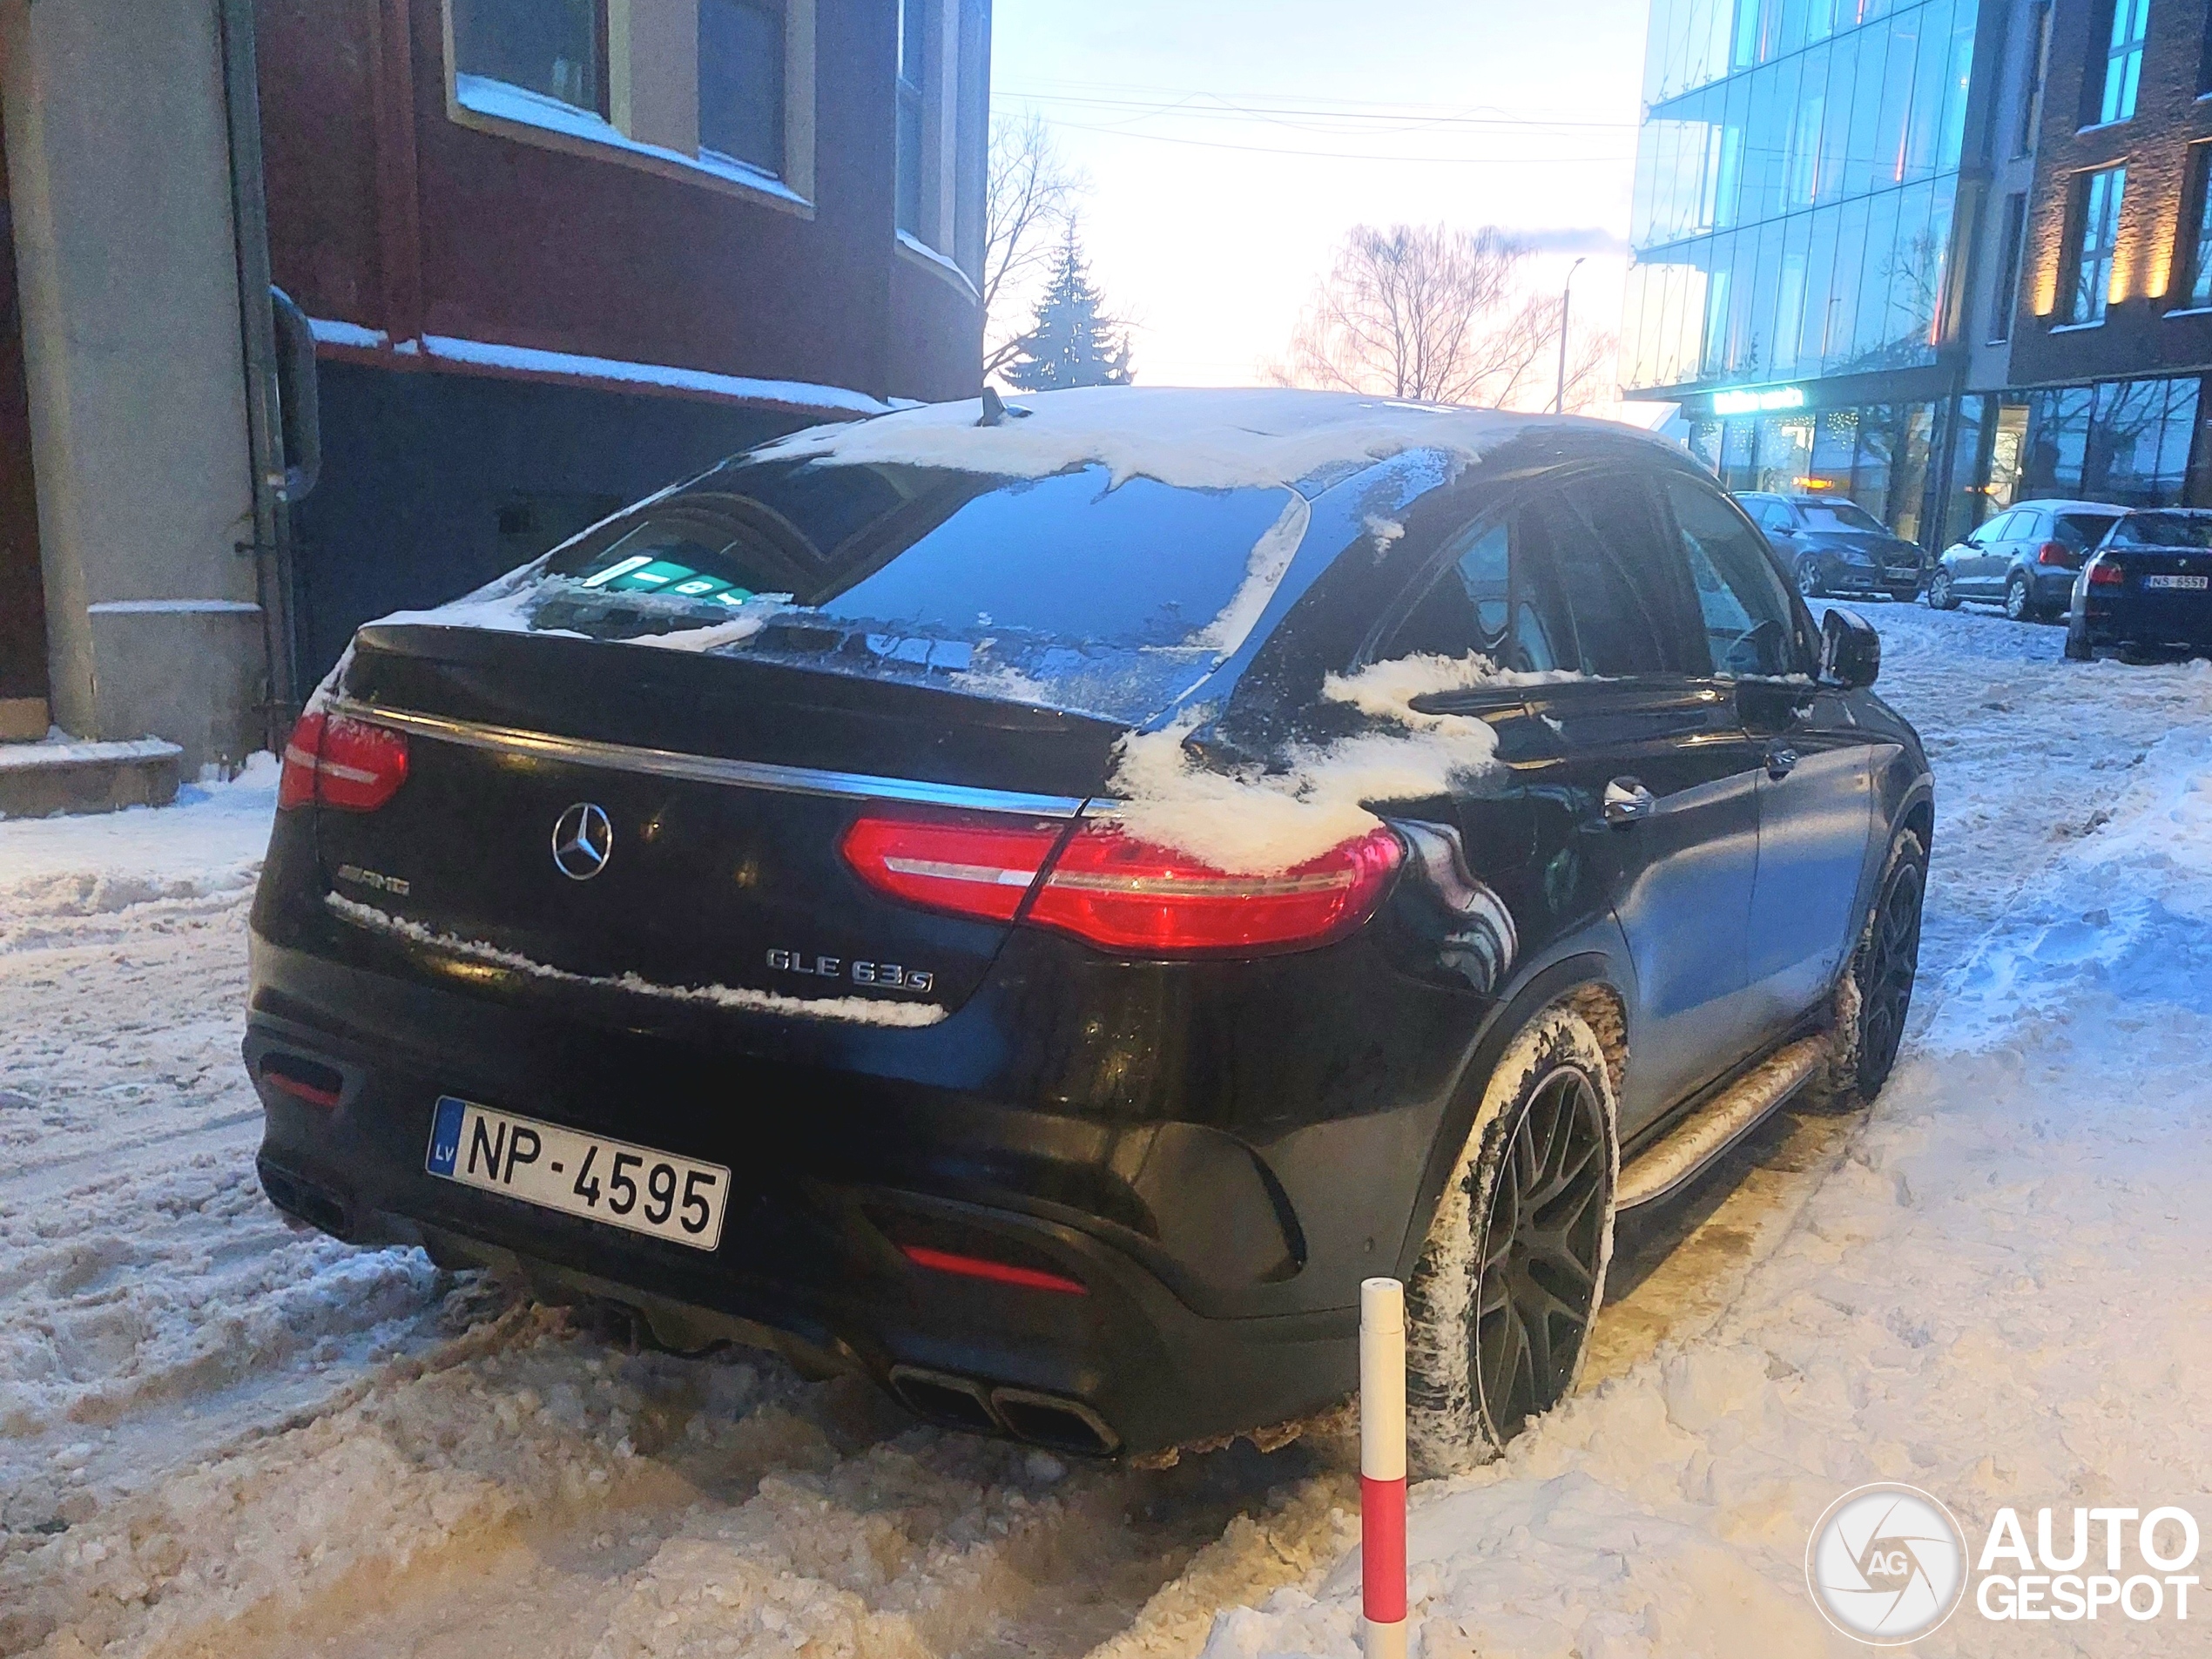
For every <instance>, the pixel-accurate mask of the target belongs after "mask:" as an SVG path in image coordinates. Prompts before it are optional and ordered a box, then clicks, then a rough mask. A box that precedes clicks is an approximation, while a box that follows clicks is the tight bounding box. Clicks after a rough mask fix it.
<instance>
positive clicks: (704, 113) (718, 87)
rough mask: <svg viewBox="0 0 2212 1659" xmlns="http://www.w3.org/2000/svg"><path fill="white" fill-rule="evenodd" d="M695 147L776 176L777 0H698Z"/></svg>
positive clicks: (780, 84) (779, 97) (780, 109)
mask: <svg viewBox="0 0 2212 1659" xmlns="http://www.w3.org/2000/svg"><path fill="white" fill-rule="evenodd" d="M698 6H699V148H700V149H702V150H711V151H713V152H715V153H716V154H718V155H724V156H728V157H729V158H732V160H735V161H742V162H745V163H746V164H747V165H751V166H754V167H758V168H759V169H760V171H761V172H765V173H769V174H772V175H773V176H775V177H777V178H781V177H782V176H783V172H784V8H783V5H782V0H698Z"/></svg>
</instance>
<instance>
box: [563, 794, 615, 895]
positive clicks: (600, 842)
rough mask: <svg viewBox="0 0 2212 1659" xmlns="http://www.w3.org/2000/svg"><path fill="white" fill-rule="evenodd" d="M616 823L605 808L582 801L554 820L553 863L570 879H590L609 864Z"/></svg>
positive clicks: (613, 845)
mask: <svg viewBox="0 0 2212 1659" xmlns="http://www.w3.org/2000/svg"><path fill="white" fill-rule="evenodd" d="M614 850H615V826H613V825H612V824H611V823H610V822H608V820H607V814H606V810H605V809H604V807H601V806H597V805H595V804H594V803H593V802H590V801H588V800H580V801H578V802H577V804H576V805H575V806H571V807H570V808H569V809H568V810H567V811H566V812H564V813H562V814H561V815H560V817H558V818H556V819H554V820H553V866H554V867H555V868H556V869H557V870H559V871H560V873H562V874H563V875H564V876H566V877H568V878H569V880H571V881H589V880H591V878H592V877H593V876H595V875H597V874H598V873H599V872H600V871H602V870H604V869H605V868H606V867H607V860H608V859H609V858H610V857H611V856H612V855H613V853H614Z"/></svg>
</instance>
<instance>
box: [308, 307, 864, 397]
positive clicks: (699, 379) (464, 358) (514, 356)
mask: <svg viewBox="0 0 2212 1659" xmlns="http://www.w3.org/2000/svg"><path fill="white" fill-rule="evenodd" d="M308 327H309V329H310V330H311V331H312V332H313V334H314V337H315V343H316V344H317V345H318V346H327V347H331V348H333V349H334V350H338V351H361V352H374V353H378V354H387V353H389V354H401V355H406V356H411V357H415V358H417V359H418V360H419V361H423V362H427V363H428V364H429V365H431V366H432V367H433V368H441V367H442V368H466V369H476V370H482V371H487V372H489V373H491V374H511V375H516V376H521V377H527V378H530V379H536V380H556V381H577V382H583V383H586V384H590V385H597V386H605V387H609V388H628V389H636V390H644V391H654V392H676V393H683V394H686V395H691V396H693V397H707V398H712V399H715V400H716V401H725V402H732V403H744V404H748V405H752V406H755V407H766V408H781V409H790V410H792V411H794V412H797V413H799V414H805V415H827V416H832V417H848V418H849V417H851V416H854V415H882V414H884V413H886V412H887V411H888V410H889V409H890V408H892V407H893V406H892V405H891V404H889V403H887V402H884V401H881V400H880V399H878V398H873V397H870V396H869V395H867V393H865V392H855V391H852V390H850V389H848V388H845V387H842V386H822V385H819V384H816V383H815V382H813V381H772V380H756V379H752V378H751V377H749V376H745V375H740V374H716V373H714V372H712V371H711V370H708V369H703V368H682V367H680V366H678V365H676V364H672V363H640V362H632V361H630V360H628V359H626V358H620V357H591V356H586V355H584V354H581V353H577V352H558V351H543V350H540V349H539V348H537V347H533V346H506V345H501V344H499V343H497V342H496V341H482V340H464V339H462V338H461V337H460V336H459V335H455V334H425V335H423V336H422V337H421V340H419V341H415V340H404V341H394V340H393V339H392V337H391V336H390V335H389V334H386V333H385V332H384V331H383V330H382V329H381V328H372V327H368V326H366V325H365V324H361V323H357V322H343V321H339V320H333V319H330V318H326V317H311V318H309V319H308Z"/></svg>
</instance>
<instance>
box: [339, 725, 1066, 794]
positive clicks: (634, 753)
mask: <svg viewBox="0 0 2212 1659" xmlns="http://www.w3.org/2000/svg"><path fill="white" fill-rule="evenodd" d="M327 706H328V711H329V712H330V713H332V714H334V715H343V716H344V717H345V718H347V719H349V720H362V721H366V722H368V724H369V725H381V726H387V727H388V728H390V729H391V730H392V731H395V732H408V733H410V734H412V735H414V736H415V737H421V738H435V739H437V740H438V741H440V742H444V743H458V744H464V745H467V746H468V747H469V748H472V749H485V750H489V751H490V752H493V753H495V754H509V755H522V756H525V757H527V758H528V759H533V760H550V761H556V762H558V763H560V764H561V765H571V766H601V767H604V768H606V769H607V770H609V771H611V772H643V773H645V774H646V775H648V776H651V777H655V778H681V779H685V780H687V781H689V782H691V783H702V784H725V785H729V786H733V787H736V788H740V789H768V790H773V791H776V792H779V793H781V794H786V795H824V796H830V797H833V798H836V799H849V800H888V801H900V802H904V803H907V804H909V805H913V806H950V807H956V808H960V809H962V810H965V811H971V812H983V813H1020V814H1022V815H1023V816H1024V817H1028V818H1055V819H1069V818H1073V817H1075V816H1076V813H1080V812H1081V811H1082V809H1083V806H1084V801H1083V799H1082V798H1081V797H1078V796H1072V795H1025V794H1022V793H1019V792H1015V791H1013V790H1005V789H971V788H968V787H965V786H961V785H959V784H933V783H925V782H922V781H921V780H920V779H913V778H874V777H870V776H868V775H867V774H866V773H862V772H825V771H820V770H818V769H816V768H814V767H812V766H777V765H769V764H768V763H767V762H765V761H760V760H725V759H718V758H717V757H715V756H712V755H687V754H678V753H677V752H675V751H673V750H670V749H641V748H635V747H632V746H631V745H628V744H622V743H598V742H595V741H593V740H592V739H590V738H563V737H558V736H556V735H554V734H553V733H550V732H525V731H522V730H520V729H518V728H516V727H514V726H503V725H482V724H480V723H478V722H476V721H474V720H456V719H454V718H451V717H449V716H447V715H442V714H418V713H416V712H415V711H413V710H411V709H390V708H384V707H381V706H380V705H376V704H373V703H357V702H355V701H354V700H353V699H352V698H333V699H332V700H331V702H330V703H329V705H327Z"/></svg>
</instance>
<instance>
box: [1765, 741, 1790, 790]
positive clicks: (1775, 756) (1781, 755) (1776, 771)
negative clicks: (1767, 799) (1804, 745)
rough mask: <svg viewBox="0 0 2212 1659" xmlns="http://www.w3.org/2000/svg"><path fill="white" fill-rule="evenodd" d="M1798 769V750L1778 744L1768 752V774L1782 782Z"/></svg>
mask: <svg viewBox="0 0 2212 1659" xmlns="http://www.w3.org/2000/svg"><path fill="white" fill-rule="evenodd" d="M1796 770H1797V751H1796V750H1795V749H1787V748H1784V747H1782V746H1781V745H1776V746H1775V747H1774V748H1771V749H1770V750H1768V751H1767V752H1766V775H1767V776H1768V777H1770V778H1771V779H1774V781H1775V782H1777V783H1780V782H1781V781H1782V780H1783V779H1784V778H1787V777H1788V776H1789V775H1790V774H1791V772H1795V771H1796Z"/></svg>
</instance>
